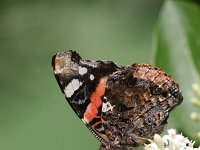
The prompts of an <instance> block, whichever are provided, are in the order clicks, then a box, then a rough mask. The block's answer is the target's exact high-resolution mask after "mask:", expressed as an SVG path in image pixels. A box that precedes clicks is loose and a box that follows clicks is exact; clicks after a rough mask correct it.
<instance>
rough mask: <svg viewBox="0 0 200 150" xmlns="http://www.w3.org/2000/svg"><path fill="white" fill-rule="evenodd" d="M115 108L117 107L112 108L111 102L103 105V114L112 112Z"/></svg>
mask: <svg viewBox="0 0 200 150" xmlns="http://www.w3.org/2000/svg"><path fill="white" fill-rule="evenodd" d="M114 106H115V105H113V106H112V105H111V104H110V103H109V102H106V103H103V104H102V112H107V111H110V110H111V111H112V110H113V107H114Z"/></svg>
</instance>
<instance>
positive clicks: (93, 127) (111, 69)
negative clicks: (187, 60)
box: [52, 50, 183, 149]
mask: <svg viewBox="0 0 200 150" xmlns="http://www.w3.org/2000/svg"><path fill="white" fill-rule="evenodd" d="M52 66H53V71H54V75H55V77H56V79H57V82H58V84H59V86H60V89H61V91H62V92H63V94H64V95H65V97H66V99H67V101H68V103H69V104H70V106H71V107H72V109H73V110H74V111H75V113H76V114H77V115H78V117H79V118H80V119H81V120H82V121H83V123H84V124H85V125H86V126H87V127H88V129H89V130H90V131H91V132H92V133H93V134H94V135H95V137H96V138H97V139H98V140H99V141H100V142H101V143H102V145H103V146H102V148H104V149H133V148H134V147H136V146H139V145H142V144H144V143H145V142H147V139H152V138H153V136H154V134H155V133H161V132H162V131H163V129H164V127H165V126H166V125H167V119H168V117H169V113H170V111H171V110H172V109H174V108H175V107H176V106H177V105H179V104H180V103H181V102H182V100H183V97H182V93H181V92H180V90H179V86H178V84H177V83H175V82H174V81H173V79H172V78H171V77H170V76H169V75H167V74H165V73H164V71H163V70H161V69H159V68H156V67H153V66H151V65H148V64H133V65H130V66H125V67H118V66H117V65H116V64H115V63H113V62H112V61H101V60H98V61H89V60H85V59H82V58H81V57H80V56H79V54H78V53H76V52H75V51H72V50H69V51H66V52H61V53H58V54H56V55H54V56H53V59H52Z"/></svg>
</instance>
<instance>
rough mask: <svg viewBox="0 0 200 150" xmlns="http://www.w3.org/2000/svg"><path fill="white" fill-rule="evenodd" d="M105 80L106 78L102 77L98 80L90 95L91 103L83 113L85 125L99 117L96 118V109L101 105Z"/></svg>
mask: <svg viewBox="0 0 200 150" xmlns="http://www.w3.org/2000/svg"><path fill="white" fill-rule="evenodd" d="M107 79H108V77H104V78H101V79H100V81H99V84H98V86H97V88H96V90H95V92H94V93H93V94H92V96H91V98H90V100H91V103H90V104H89V105H88V107H87V109H86V111H85V113H84V120H85V121H86V122H87V123H89V122H91V121H92V120H93V119H94V118H99V117H100V116H97V114H98V108H99V107H100V106H101V105H102V100H101V97H102V96H103V95H104V93H105V90H106V82H107Z"/></svg>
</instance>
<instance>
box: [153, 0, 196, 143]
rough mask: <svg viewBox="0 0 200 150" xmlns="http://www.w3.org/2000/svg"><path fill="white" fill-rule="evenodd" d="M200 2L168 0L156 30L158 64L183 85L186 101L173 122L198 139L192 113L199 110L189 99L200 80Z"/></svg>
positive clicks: (173, 116)
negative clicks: (198, 3) (191, 116)
mask: <svg viewBox="0 0 200 150" xmlns="http://www.w3.org/2000/svg"><path fill="white" fill-rule="evenodd" d="M199 18H200V6H199V5H196V4H195V3H193V2H191V1H171V0H168V1H165V3H164V6H163V9H162V12H161V14H160V18H159V21H158V24H157V28H156V31H155V34H154V50H155V53H154V54H155V55H154V58H153V61H154V62H155V64H156V65H157V66H159V67H161V68H163V69H164V70H166V72H167V73H169V74H171V75H172V76H173V77H174V79H175V80H176V81H177V82H178V83H179V85H180V88H181V89H182V92H183V96H184V101H183V104H182V105H181V106H180V108H179V109H177V110H175V111H174V112H173V114H172V115H171V121H170V123H172V124H173V126H174V127H176V128H177V129H178V130H180V132H183V134H184V135H185V136H188V137H189V138H191V139H193V140H196V144H198V145H199V144H200V139H199V138H197V134H196V133H197V132H198V130H199V129H200V127H199V125H198V124H195V123H194V122H192V120H191V118H190V117H189V116H190V113H191V112H193V111H195V112H200V110H199V108H195V107H194V106H192V104H191V102H190V100H191V98H193V97H195V96H196V95H195V93H194V92H193V90H192V85H193V84H194V83H198V84H199V83H200V76H199V75H200V59H199V58H200V28H199V27H200V19H199Z"/></svg>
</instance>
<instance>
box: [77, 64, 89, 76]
mask: <svg viewBox="0 0 200 150" xmlns="http://www.w3.org/2000/svg"><path fill="white" fill-rule="evenodd" d="M78 72H79V74H80V75H84V74H86V73H87V68H85V67H81V66H79V68H78Z"/></svg>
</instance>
